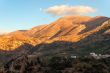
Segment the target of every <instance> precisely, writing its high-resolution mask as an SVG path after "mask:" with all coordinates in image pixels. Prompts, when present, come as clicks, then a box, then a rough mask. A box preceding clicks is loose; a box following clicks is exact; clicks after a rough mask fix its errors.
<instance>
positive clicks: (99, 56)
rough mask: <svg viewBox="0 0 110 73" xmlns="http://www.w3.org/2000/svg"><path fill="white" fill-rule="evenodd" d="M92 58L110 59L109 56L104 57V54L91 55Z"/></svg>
mask: <svg viewBox="0 0 110 73" xmlns="http://www.w3.org/2000/svg"><path fill="white" fill-rule="evenodd" d="M90 56H92V57H93V58H95V59H101V58H108V57H110V55H109V54H105V55H102V54H96V53H90Z"/></svg>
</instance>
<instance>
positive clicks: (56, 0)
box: [0, 0, 110, 33]
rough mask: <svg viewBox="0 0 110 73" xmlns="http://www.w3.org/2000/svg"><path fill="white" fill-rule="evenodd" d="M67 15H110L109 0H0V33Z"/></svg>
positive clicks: (23, 28)
mask: <svg viewBox="0 0 110 73" xmlns="http://www.w3.org/2000/svg"><path fill="white" fill-rule="evenodd" d="M68 15H73V16H74V15H84V16H92V17H94V16H107V17H110V0H0V33H5V32H6V33H7V32H12V31H15V30H26V29H30V28H32V27H35V26H38V25H42V24H49V23H51V22H53V21H55V20H57V19H58V18H60V17H62V16H68Z"/></svg>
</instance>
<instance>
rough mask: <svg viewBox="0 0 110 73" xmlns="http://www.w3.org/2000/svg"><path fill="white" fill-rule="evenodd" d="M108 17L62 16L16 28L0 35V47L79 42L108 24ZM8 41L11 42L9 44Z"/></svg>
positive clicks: (3, 48)
mask: <svg viewBox="0 0 110 73" xmlns="http://www.w3.org/2000/svg"><path fill="white" fill-rule="evenodd" d="M109 19H110V18H108V17H104V16H96V17H88V16H66V17H62V18H60V19H58V20H56V21H55V22H52V23H50V24H46V25H41V26H36V27H33V28H31V29H30V30H18V31H15V32H11V33H8V34H6V35H4V36H1V37H0V44H2V45H1V47H0V49H1V50H5V49H7V48H10V47H13V48H10V50H14V49H15V48H17V47H19V46H21V45H23V44H24V43H28V44H32V45H37V44H40V43H52V42H54V41H70V42H80V40H82V39H84V38H86V37H87V36H89V35H91V34H94V33H97V32H98V31H100V30H102V29H103V28H105V27H104V26H106V25H105V24H106V23H107V24H109V23H108V21H109ZM107 27H108V29H105V30H106V31H105V32H104V33H105V34H107V33H109V30H110V29H109V26H107ZM104 33H103V34H104ZM101 34H102V33H101ZM96 35H97V34H96ZM99 38H100V37H99ZM9 41H11V42H13V43H11V44H10V42H9ZM7 44H8V45H7ZM6 46H7V47H6Z"/></svg>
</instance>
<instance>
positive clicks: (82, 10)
mask: <svg viewBox="0 0 110 73" xmlns="http://www.w3.org/2000/svg"><path fill="white" fill-rule="evenodd" d="M43 11H44V12H46V13H49V14H52V15H55V16H65V15H84V14H89V13H95V12H96V9H94V8H92V7H89V6H68V5H56V6H52V7H49V8H47V9H43Z"/></svg>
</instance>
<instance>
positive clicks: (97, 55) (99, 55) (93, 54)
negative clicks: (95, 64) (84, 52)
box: [71, 52, 110, 59]
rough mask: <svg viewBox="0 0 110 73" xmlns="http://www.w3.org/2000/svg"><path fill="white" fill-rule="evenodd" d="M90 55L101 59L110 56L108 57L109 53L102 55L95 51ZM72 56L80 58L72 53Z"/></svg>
mask: <svg viewBox="0 0 110 73" xmlns="http://www.w3.org/2000/svg"><path fill="white" fill-rule="evenodd" d="M89 56H91V57H93V58H95V59H101V58H108V57H110V55H109V54H105V55H102V54H96V53H94V52H93V53H90V55H89ZM85 57H87V56H85ZM71 58H78V56H74V55H72V56H71Z"/></svg>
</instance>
